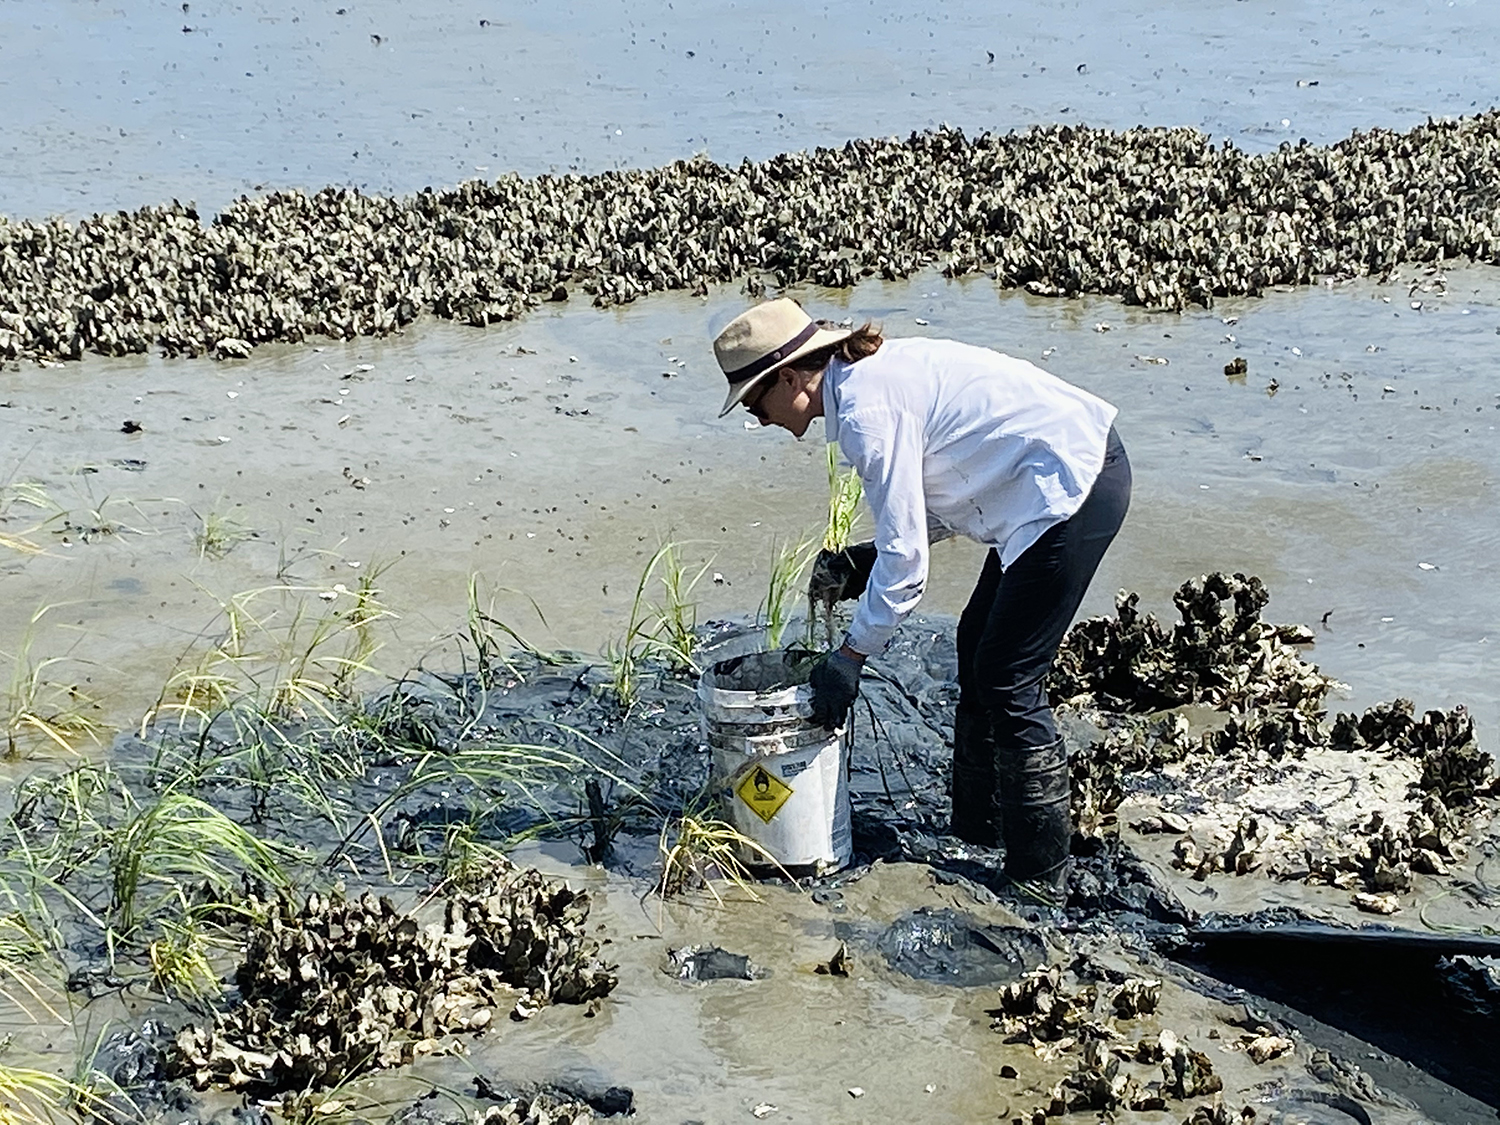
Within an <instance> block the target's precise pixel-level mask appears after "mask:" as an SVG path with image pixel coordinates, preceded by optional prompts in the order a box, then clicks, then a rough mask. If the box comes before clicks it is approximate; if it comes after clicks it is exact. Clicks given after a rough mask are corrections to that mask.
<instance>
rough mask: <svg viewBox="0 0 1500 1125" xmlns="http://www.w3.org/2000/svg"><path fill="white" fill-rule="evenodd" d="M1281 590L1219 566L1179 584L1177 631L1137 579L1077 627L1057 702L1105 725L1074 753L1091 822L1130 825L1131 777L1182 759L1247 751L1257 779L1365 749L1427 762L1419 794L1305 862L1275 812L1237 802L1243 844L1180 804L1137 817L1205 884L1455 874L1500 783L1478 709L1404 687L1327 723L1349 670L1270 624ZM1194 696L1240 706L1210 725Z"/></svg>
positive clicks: (1097, 828)
mask: <svg viewBox="0 0 1500 1125" xmlns="http://www.w3.org/2000/svg"><path fill="white" fill-rule="evenodd" d="M1267 600H1268V595H1267V592H1266V589H1265V586H1264V584H1263V583H1262V582H1261V581H1260V580H1259V579H1258V578H1254V577H1246V576H1245V575H1242V574H1235V575H1224V574H1219V573H1215V574H1209V575H1205V576H1203V577H1202V578H1198V579H1195V580H1193V581H1190V582H1186V583H1184V584H1183V585H1182V586H1181V587H1180V588H1179V589H1178V591H1177V593H1176V595H1175V596H1174V601H1175V603H1176V605H1177V609H1178V612H1179V614H1180V615H1181V621H1180V623H1179V624H1177V625H1175V626H1174V627H1173V628H1172V629H1171V630H1170V631H1169V630H1167V629H1166V628H1164V627H1163V626H1162V625H1161V624H1160V623H1159V622H1158V621H1157V620H1156V619H1155V618H1154V617H1153V616H1151V615H1150V614H1142V613H1141V611H1140V609H1139V608H1138V597H1137V595H1135V594H1131V593H1125V592H1123V591H1122V592H1121V594H1120V596H1119V597H1118V598H1117V599H1116V603H1115V604H1116V615H1115V616H1114V617H1112V618H1111V617H1097V618H1092V619H1090V620H1087V621H1083V622H1080V623H1079V624H1078V625H1076V626H1075V627H1074V628H1073V629H1072V630H1071V631H1070V632H1069V634H1068V636H1067V637H1066V638H1065V640H1064V642H1063V645H1062V647H1061V648H1060V650H1059V653H1058V659H1057V665H1056V668H1055V669H1054V674H1053V679H1052V682H1051V693H1052V697H1053V700H1054V702H1057V703H1060V704H1066V705H1068V706H1070V707H1072V708H1074V709H1076V710H1080V711H1082V712H1084V713H1085V714H1087V715H1088V716H1089V717H1090V718H1092V719H1093V720H1095V722H1096V723H1097V725H1098V726H1099V727H1101V728H1102V730H1103V734H1102V736H1101V737H1099V738H1097V739H1095V740H1094V741H1093V742H1092V743H1091V744H1090V745H1089V746H1087V747H1086V748H1081V749H1080V750H1079V751H1078V752H1077V753H1075V755H1074V756H1073V763H1072V764H1073V795H1072V796H1073V801H1072V804H1073V817H1074V824H1075V825H1076V826H1077V829H1078V831H1079V832H1080V833H1082V834H1083V835H1084V836H1086V837H1097V836H1099V835H1100V834H1101V833H1103V832H1104V831H1105V830H1106V829H1107V828H1109V827H1110V826H1111V825H1112V824H1113V823H1114V822H1115V820H1116V813H1117V810H1118V808H1119V806H1120V804H1121V803H1122V802H1123V800H1124V797H1125V793H1126V790H1127V789H1128V788H1129V787H1130V786H1131V781H1130V775H1142V774H1145V773H1147V772H1148V771H1159V770H1160V769H1162V768H1163V767H1165V766H1168V765H1171V764H1172V763H1177V762H1189V763H1191V762H1194V761H1203V762H1208V761H1210V760H1215V761H1219V762H1226V763H1231V764H1232V768H1233V769H1234V770H1235V771H1237V772H1236V776H1238V777H1240V778H1241V780H1242V781H1247V782H1252V783H1253V781H1254V778H1255V777H1256V776H1257V775H1258V774H1259V773H1260V772H1261V771H1263V770H1267V769H1269V768H1270V767H1274V766H1277V765H1278V764H1283V763H1289V762H1292V761H1295V760H1297V759H1301V758H1304V757H1306V755H1308V754H1309V753H1311V752H1313V751H1318V750H1334V751H1345V752H1350V753H1353V752H1361V753H1368V754H1373V755H1376V756H1381V757H1388V758H1391V759H1404V760H1407V761H1415V762H1418V763H1420V766H1421V774H1420V777H1419V778H1418V779H1417V780H1416V781H1415V782H1414V783H1413V785H1412V786H1411V790H1410V792H1409V793H1408V795H1407V797H1408V800H1409V801H1410V802H1412V803H1411V804H1410V805H1408V806H1407V807H1406V808H1404V809H1402V810H1401V813H1402V814H1403V815H1397V816H1395V817H1394V818H1393V817H1392V816H1391V815H1390V814H1389V813H1381V812H1378V811H1377V812H1373V813H1371V814H1370V815H1368V816H1367V817H1365V818H1364V819H1363V820H1362V821H1361V822H1359V823H1353V824H1350V825H1349V826H1348V827H1347V828H1346V829H1344V830H1341V831H1339V832H1338V833H1337V834H1336V835H1335V836H1333V838H1331V839H1329V840H1327V841H1324V842H1322V843H1320V844H1319V845H1318V846H1316V847H1306V848H1302V849H1300V850H1301V854H1300V855H1299V856H1298V857H1297V858H1295V859H1293V860H1288V859H1285V858H1277V859H1276V860H1275V861H1274V862H1268V857H1267V854H1266V852H1267V845H1268V843H1270V842H1271V841H1272V839H1273V838H1274V837H1275V836H1276V835H1277V826H1276V824H1275V823H1274V821H1273V820H1271V819H1270V818H1268V817H1257V816H1254V815H1240V814H1235V815H1234V816H1232V817H1231V818H1230V819H1229V821H1228V823H1227V824H1226V825H1225V826H1224V833H1223V835H1225V836H1227V837H1228V839H1227V842H1226V843H1222V844H1216V845H1210V846H1204V845H1203V844H1201V843H1200V842H1199V841H1198V840H1197V839H1195V838H1194V837H1193V836H1192V835H1191V834H1190V833H1189V825H1188V823H1187V822H1186V821H1185V820H1183V818H1181V817H1180V816H1176V815H1173V814H1170V813H1167V814H1163V815H1160V816H1155V817H1149V818H1145V819H1143V820H1141V821H1138V822H1136V824H1135V825H1133V826H1134V827H1136V828H1137V829H1139V830H1140V831H1142V832H1146V833H1155V832H1170V833H1173V834H1176V835H1178V836H1179V837H1180V838H1179V839H1178V840H1177V842H1176V844H1175V846H1174V855H1173V860H1172V863H1173V866H1175V867H1177V868H1178V869H1180V870H1184V871H1188V872H1190V873H1191V874H1192V875H1193V877H1194V878H1195V879H1200V880H1201V879H1206V878H1208V877H1209V876H1210V875H1211V874H1213V873H1215V872H1227V873H1230V874H1239V875H1244V874H1248V873H1250V872H1253V871H1257V870H1261V869H1262V868H1264V869H1265V870H1266V871H1267V872H1268V873H1269V874H1271V875H1273V876H1275V877H1278V878H1283V879H1300V880H1303V881H1306V882H1309V883H1321V884H1328V885H1332V886H1336V887H1339V888H1342V889H1347V890H1351V891H1358V892H1360V893H1365V894H1399V893H1403V892H1405V891H1409V890H1410V889H1411V886H1412V874H1413V873H1414V872H1416V873H1424V874H1430V875H1446V874H1447V873H1448V865H1449V864H1450V863H1451V862H1453V861H1454V860H1455V859H1457V858H1460V856H1461V848H1460V846H1459V843H1458V841H1459V839H1460V837H1461V836H1462V834H1463V831H1464V828H1465V825H1466V823H1467V821H1468V819H1469V818H1470V817H1471V816H1472V815H1473V814H1474V813H1475V812H1477V811H1478V807H1479V802H1480V801H1481V800H1483V799H1484V798H1487V797H1493V796H1495V795H1497V793H1500V781H1497V779H1496V777H1495V775H1494V772H1493V767H1494V761H1493V759H1492V757H1491V756H1490V755H1489V754H1487V753H1485V752H1484V751H1482V750H1481V749H1480V748H1479V745H1478V743H1477V741H1476V739H1475V735H1474V722H1473V719H1472V717H1470V715H1469V714H1468V712H1467V711H1466V710H1465V709H1464V708H1463V707H1461V706H1460V707H1455V708H1453V709H1452V710H1450V711H1441V710H1433V711H1428V712H1426V713H1425V714H1424V715H1422V716H1421V717H1418V716H1417V715H1416V710H1415V708H1414V707H1413V705H1412V703H1411V701H1410V700H1405V699H1397V700H1395V701H1394V702H1392V703H1382V704H1377V705H1376V706H1374V707H1371V708H1370V709H1369V710H1367V711H1365V712H1364V713H1363V714H1359V715H1354V714H1339V715H1337V717H1336V718H1335V720H1334V722H1333V723H1332V725H1331V727H1329V726H1325V725H1324V721H1323V720H1324V717H1325V711H1324V700H1325V698H1326V696H1327V693H1328V691H1329V689H1330V688H1331V687H1332V686H1333V685H1334V681H1333V680H1332V679H1330V678H1329V677H1327V676H1325V675H1323V674H1322V673H1321V672H1320V671H1319V670H1318V668H1317V667H1316V666H1315V665H1313V664H1311V663H1309V662H1307V661H1306V660H1304V659H1303V658H1302V655H1301V653H1300V652H1298V650H1297V648H1296V647H1295V646H1296V645H1299V644H1305V643H1308V642H1310V641H1311V639H1312V636H1311V634H1310V632H1309V631H1308V630H1306V629H1305V628H1304V627H1303V626H1300V625H1272V624H1269V623H1267V622H1264V621H1262V620H1261V616H1260V614H1261V610H1262V609H1263V608H1264V606H1265V605H1266V602H1267ZM1186 704H1207V705H1209V706H1211V707H1212V708H1214V709H1216V710H1218V711H1222V712H1227V715H1226V717H1225V718H1224V719H1223V721H1222V723H1220V724H1219V725H1217V726H1214V727H1213V728H1212V729H1208V730H1205V731H1203V732H1202V733H1198V734H1195V733H1194V732H1193V729H1192V726H1191V724H1190V723H1189V721H1188V719H1187V718H1186V717H1185V716H1184V714H1183V713H1182V711H1181V709H1180V708H1181V707H1182V706H1183V705H1186ZM1143 712H1145V713H1147V714H1142V713H1143ZM1161 712H1165V713H1161ZM1383 901H1384V900H1383Z"/></svg>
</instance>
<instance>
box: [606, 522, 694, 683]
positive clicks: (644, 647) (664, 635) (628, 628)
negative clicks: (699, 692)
mask: <svg viewBox="0 0 1500 1125" xmlns="http://www.w3.org/2000/svg"><path fill="white" fill-rule="evenodd" d="M710 565H711V561H710V562H705V563H704V564H703V566H701V567H700V568H699V569H698V570H697V571H696V572H695V573H693V574H692V576H691V577H689V576H688V567H687V566H686V565H685V564H684V563H683V561H682V557H681V545H680V544H678V543H676V542H674V541H672V540H668V541H667V542H665V543H663V544H662V545H661V546H659V547H658V548H657V549H656V551H655V552H654V553H653V554H652V555H651V557H650V558H649V559H648V560H647V561H646V566H645V568H644V569H643V570H642V571H641V576H640V578H639V579H638V580H637V581H636V585H635V595H634V597H633V598H632V599H631V602H630V615H629V617H628V618H627V619H626V624H625V634H624V636H623V637H621V638H620V639H619V640H618V641H614V642H611V644H610V645H609V646H608V648H607V650H606V653H605V655H606V658H607V659H608V661H609V671H610V692H611V694H612V695H613V696H614V698H615V700H616V702H618V703H619V705H620V706H621V708H623V709H624V710H627V711H628V710H629V709H630V708H631V707H633V706H634V705H635V702H636V699H637V698H638V696H639V694H640V686H641V683H640V681H641V675H642V672H643V670H644V669H645V667H646V666H647V663H648V662H649V661H651V660H653V659H655V660H660V661H664V662H665V663H666V665H667V667H668V669H669V670H670V671H676V672H692V673H696V672H697V671H699V668H698V664H697V662H696V661H695V660H694V659H693V653H694V650H695V649H696V647H697V643H698V641H697V632H696V630H697V621H698V616H697V608H696V606H695V605H694V603H693V601H692V593H693V590H694V589H695V588H696V587H697V585H698V582H699V580H700V579H702V577H703V576H704V575H705V574H706V573H708V568H709V566H710ZM653 582H655V583H657V584H658V585H659V586H660V588H661V596H662V600H661V601H660V602H653V601H651V600H650V598H649V591H650V590H651V588H652V584H653Z"/></svg>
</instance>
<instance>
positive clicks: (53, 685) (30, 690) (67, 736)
mask: <svg viewBox="0 0 1500 1125" xmlns="http://www.w3.org/2000/svg"><path fill="white" fill-rule="evenodd" d="M54 608H56V607H54V606H42V607H41V608H40V609H38V610H37V611H36V612H35V613H34V614H32V615H31V620H30V621H28V622H27V624H26V629H25V631H24V632H23V633H22V635H21V643H20V645H19V647H18V650H17V651H16V652H15V653H14V654H7V655H9V658H10V663H11V674H10V682H9V685H8V686H7V688H6V692H5V699H4V704H3V706H4V720H5V754H6V756H7V757H8V758H16V757H18V756H19V755H20V753H21V752H22V751H23V750H26V749H32V748H36V747H38V746H48V747H51V748H54V749H59V750H63V751H66V752H68V753H70V754H76V753H78V751H79V749H80V747H81V746H82V744H83V743H85V742H88V743H92V744H94V745H99V744H100V742H101V740H102V739H103V737H104V735H105V733H106V732H107V730H108V728H107V727H106V726H105V724H104V723H103V722H101V721H100V720H99V719H97V718H95V717H94V713H95V712H97V711H98V705H97V704H96V703H95V702H94V701H93V700H92V699H90V698H89V697H88V695H87V694H86V693H84V692H83V691H82V690H81V689H80V688H79V687H78V685H77V684H76V683H63V682H60V681H58V680H57V679H54V676H55V673H56V670H57V669H58V668H59V667H63V666H65V665H66V664H68V663H69V662H70V658H68V657H62V656H50V657H44V658H42V659H36V658H35V657H33V655H32V648H33V646H34V645H35V643H36V633H37V627H38V626H39V624H40V623H41V621H42V619H43V617H45V616H46V615H47V614H48V613H50V612H51V611H52V610H53V609H54Z"/></svg>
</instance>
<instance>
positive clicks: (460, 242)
mask: <svg viewBox="0 0 1500 1125" xmlns="http://www.w3.org/2000/svg"><path fill="white" fill-rule="evenodd" d="M1497 174H1500V112H1495V111H1491V112H1489V113H1484V114H1479V115H1477V116H1473V117H1468V118H1463V119H1461V120H1457V121H1429V122H1428V123H1427V124H1425V125H1421V126H1418V127H1417V128H1414V129H1412V130H1410V131H1409V132H1405V133H1398V132H1391V131H1386V130H1372V131H1370V132H1364V133H1358V132H1357V133H1355V134H1353V135H1352V136H1350V137H1349V138H1347V139H1346V140H1343V141H1341V142H1339V143H1338V144H1334V145H1330V146H1326V147H1323V146H1314V145H1309V144H1306V143H1299V144H1297V145H1291V144H1287V145H1283V146H1282V147H1281V148H1280V149H1278V150H1277V151H1276V152H1271V153H1264V154H1251V153H1246V152H1243V151H1241V150H1239V149H1237V148H1235V147H1233V146H1232V145H1231V144H1230V143H1229V142H1228V141H1225V142H1224V143H1223V144H1218V145H1216V144H1214V143H1212V141H1211V140H1210V139H1209V137H1208V136H1206V135H1205V134H1203V133H1199V132H1197V131H1195V130H1192V129H1162V128H1136V129H1129V130H1126V131H1123V132H1115V131H1111V130H1107V129H1091V128H1084V127H1081V126H1068V125H1059V126H1048V127H1039V128H1034V129H1029V130H1026V131H1024V132H1021V133H1007V134H1005V135H995V134H990V133H985V134H982V135H980V136H977V137H972V138H971V137H967V136H965V135H964V134H963V133H962V132H960V131H959V130H956V129H950V128H942V129H937V130H934V131H930V132H925V133H913V134H912V135H911V136H909V137H908V138H906V139H905V140H901V139H899V138H889V139H873V140H852V141H849V142H848V143H847V144H845V145H843V146H841V147H838V148H820V149H816V150H814V151H812V152H797V153H789V154H785V155H781V156H777V157H773V158H772V159H770V160H766V161H763V162H758V163H757V162H750V161H745V162H743V163H741V164H739V165H733V166H731V165H721V164H716V163H714V162H712V161H710V160H708V159H706V158H701V157H699V158H694V159H692V160H685V161H678V162H675V163H672V164H669V165H666V166H664V167H661V168H650V169H629V170H619V171H609V172H602V173H598V174H594V175H544V176H537V177H534V178H524V177H521V176H519V175H508V176H505V177H502V178H501V179H499V180H496V181H494V182H492V183H491V182H482V181H471V182H468V183H463V184H460V185H458V186H456V187H454V188H451V189H446V190H442V191H434V190H432V189H430V188H429V189H426V190H424V191H421V192H419V193H417V194H414V195H410V196H403V197H397V198H388V197H380V196H368V195H364V194H362V193H360V192H358V191H356V190H353V189H349V188H336V187H330V188H325V189H323V190H321V191H318V192H315V193H313V194H305V193H303V192H301V191H283V192H275V193H272V194H270V195H266V196H262V197H256V198H249V197H242V198H241V199H240V200H239V201H237V202H236V203H233V204H231V205H230V206H229V207H227V208H225V209H224V210H223V211H222V212H220V213H219V214H218V215H217V216H216V217H215V218H214V219H213V220H212V222H210V223H208V224H206V225H205V224H204V223H203V222H202V221H201V220H200V217H199V215H198V213H197V212H196V211H195V210H194V209H193V208H192V207H191V206H184V205H182V204H179V203H176V202H173V203H172V204H170V205H165V206H149V207H144V208H141V209H140V210H137V211H134V212H124V211H121V212H117V213H114V214H99V215H94V216H93V217H91V218H89V219H85V220H83V221H81V222H79V223H77V224H73V223H69V222H67V221H65V220H61V219H51V220H45V221H27V220H21V221H5V220H3V219H0V359H17V358H32V359H39V360H46V359H59V358H68V359H76V358H78V357H80V356H81V355H82V354H83V353H85V352H94V353H99V354H102V355H127V354H131V353H138V352H145V351H148V350H150V349H151V348H152V347H156V348H159V349H160V350H161V351H162V352H164V353H166V354H168V355H176V354H187V355H202V354H212V355H216V356H219V357H221V358H233V357H241V356H244V355H247V354H249V352H250V350H251V348H253V347H254V346H255V345H257V344H260V343H263V342H266V341H270V340H283V341H298V340H301V339H303V338H304V337H307V336H310V335H317V336H327V337H335V338H348V337H353V336H361V335H382V334H386V333H390V332H394V331H397V330H398V329H400V328H401V327H402V326H403V325H405V324H407V323H409V322H410V321H411V320H413V319H414V318H415V317H417V316H419V315H421V314H423V313H427V312H431V313H434V314H436V315H438V316H441V317H448V318H451V319H454V320H459V321H463V322H464V323H467V324H473V325H484V324H488V323H492V322H494V321H500V320H509V319H511V318H513V317H516V316H519V315H521V314H522V313H523V312H525V311H526V310H527V309H529V308H532V307H534V306H536V305H538V304H540V303H541V302H543V301H549V300H566V299H567V298H568V297H569V295H570V287H571V288H572V289H578V290H582V291H583V292H584V293H586V294H588V295H590V296H591V297H592V299H593V300H594V302H595V303H596V304H599V305H613V304H618V303H620V302H626V301H631V300H634V299H635V298H637V297H640V296H642V295H644V294H647V293H651V292H657V291H661V290H669V289H691V290H694V291H696V292H700V293H701V292H705V291H706V287H707V286H708V285H709V284H710V283H721V282H728V281H733V280H736V279H739V278H746V279H747V280H746V287H747V289H748V290H749V291H750V292H752V293H756V292H760V291H763V290H764V286H765V284H766V281H767V280H770V281H774V283H775V284H776V285H778V286H786V285H790V284H793V283H797V282H812V283H814V284H818V285H826V286H847V285H851V284H853V283H854V282H855V281H857V280H858V279H860V278H862V277H868V276H880V277H884V278H899V277H906V276H909V275H910V274H912V273H913V272H915V271H917V270H919V269H923V268H926V267H928V266H933V265H937V266H940V267H941V268H942V269H943V271H944V272H945V273H947V274H948V275H950V276H958V275H963V274H970V273H975V272H978V271H981V270H986V271H988V272H989V273H990V274H991V276H992V277H993V278H994V279H995V280H996V281H997V282H998V283H999V284H1001V285H1005V286H1009V287H1025V288H1026V289H1028V290H1030V291H1031V292H1034V293H1039V294H1048V295H1056V296H1066V297H1072V296H1076V295H1078V294H1080V293H1102V294H1111V295H1115V296H1118V297H1120V298H1121V299H1123V300H1125V301H1126V302H1129V303H1133V304H1141V305H1145V306H1148V307H1151V308H1160V309H1181V308H1184V307H1186V306H1187V305H1190V304H1201V305H1211V304H1212V302H1213V300H1214V298H1216V297H1220V296H1226V295H1231V294H1256V293H1260V292H1261V291H1262V290H1264V289H1265V288H1266V287H1267V286H1272V285H1288V284H1307V283H1310V282H1313V281H1315V280H1317V279H1318V278H1320V277H1330V276H1332V277H1352V276H1360V275H1366V274H1376V275H1381V274H1387V273H1389V272H1390V271H1391V270H1393V269H1394V268H1395V267H1396V266H1397V265H1398V264H1399V263H1402V262H1441V261H1445V260H1452V259H1455V258H1471V259H1474V260H1476V261H1482V262H1500V223H1497V220H1496V215H1495V201H1494V194H1493V186H1492V185H1493V184H1494V183H1495V181H1496V179H1497Z"/></svg>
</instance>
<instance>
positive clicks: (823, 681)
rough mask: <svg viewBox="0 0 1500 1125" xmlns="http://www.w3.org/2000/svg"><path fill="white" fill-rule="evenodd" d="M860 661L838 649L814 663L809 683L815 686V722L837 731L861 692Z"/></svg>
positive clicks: (813, 688)
mask: <svg viewBox="0 0 1500 1125" xmlns="http://www.w3.org/2000/svg"><path fill="white" fill-rule="evenodd" d="M861 663H862V662H861V661H859V660H856V659H855V658H854V657H852V656H849V655H848V654H847V653H845V652H844V651H843V650H842V649H835V650H834V651H832V652H830V653H829V654H828V655H827V656H825V657H824V658H823V659H822V660H820V661H818V663H817V664H816V665H814V667H813V670H812V675H811V676H809V677H808V681H807V682H808V684H809V686H810V687H811V688H812V692H813V698H812V721H813V722H815V723H817V724H818V726H820V727H827V728H828V729H829V730H838V728H839V727H841V726H843V725H844V720H845V719H846V718H847V717H848V715H849V708H850V707H852V706H853V705H854V699H855V697H856V696H858V695H859V670H860V666H861Z"/></svg>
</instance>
